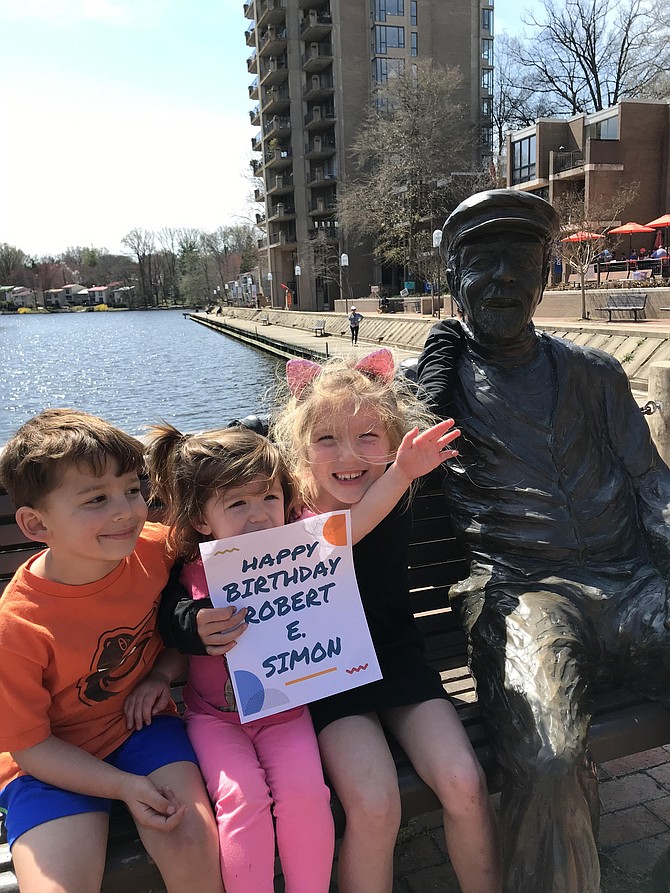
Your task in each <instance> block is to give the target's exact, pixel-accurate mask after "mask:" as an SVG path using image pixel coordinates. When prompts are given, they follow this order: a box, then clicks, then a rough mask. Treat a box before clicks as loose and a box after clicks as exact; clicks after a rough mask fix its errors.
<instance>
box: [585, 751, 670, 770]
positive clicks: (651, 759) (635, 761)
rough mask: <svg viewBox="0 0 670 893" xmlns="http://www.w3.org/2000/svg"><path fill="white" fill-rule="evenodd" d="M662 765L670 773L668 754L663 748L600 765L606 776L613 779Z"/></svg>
mask: <svg viewBox="0 0 670 893" xmlns="http://www.w3.org/2000/svg"><path fill="white" fill-rule="evenodd" d="M662 763H668V765H669V771H670V753H668V751H667V750H666V749H665V747H654V748H653V749H652V750H646V751H644V752H643V753H634V754H631V755H630V756H627V757H621V758H620V759H618V760H609V761H608V762H607V763H603V764H602V767H601V768H602V769H604V770H605V771H606V772H607V774H608V775H610V776H612V777H613V778H616V777H618V776H619V775H627V774H628V773H630V772H637V771H638V770H639V769H646V768H647V767H651V766H659V765H661V764H662Z"/></svg>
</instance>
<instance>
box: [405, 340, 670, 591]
mask: <svg viewBox="0 0 670 893" xmlns="http://www.w3.org/2000/svg"><path fill="white" fill-rule="evenodd" d="M452 326H453V324H452ZM440 328H441V327H440V326H439V325H438V326H435V327H434V328H433V330H432V332H431V335H430V337H429V339H428V342H427V344H426V349H425V351H424V354H423V355H422V360H421V365H420V369H421V376H420V381H421V384H422V386H423V387H424V388H425V390H426V391H427V392H428V394H429V395H431V391H432V395H431V396H432V397H433V403H434V404H435V405H438V404H439V403H440V400H441V401H442V403H443V404H444V402H445V401H444V394H443V395H442V396H441V397H440V395H438V394H437V393H436V389H439V388H444V386H445V380H444V375H443V369H444V367H443V366H441V365H440V352H441V350H444V351H447V352H448V353H449V355H450V360H453V328H452V330H451V331H449V330H446V329H445V330H444V331H445V335H444V340H443V343H441V333H440ZM533 337H534V338H535V339H536V345H537V347H536V349H535V348H534V349H533V350H532V356H531V357H530V358H528V359H527V360H526V361H525V362H523V363H520V364H509V363H507V364H503V365H501V364H498V363H495V362H493V361H491V360H489V359H487V358H485V357H484V356H482V355H481V354H479V353H478V352H477V351H476V350H475V349H473V347H474V345H473V344H472V342H471V341H470V340H469V339H468V338H466V339H465V340H464V344H465V347H464V349H463V350H462V352H461V354H460V358H459V359H458V362H457V365H456V370H455V374H454V375H452V376H451V380H450V383H449V386H450V388H451V387H453V391H452V392H451V393H450V394H449V398H450V409H451V412H452V413H453V415H454V417H455V419H456V422H457V424H458V425H459V427H460V428H461V429H462V436H461V438H460V439H459V441H458V448H459V452H460V456H459V458H458V459H457V460H455V461H453V462H451V463H450V467H449V471H450V473H449V474H448V475H447V478H446V481H445V492H446V494H447V498H448V501H449V504H450V507H451V510H452V513H453V520H454V526H455V529H456V531H457V533H458V534H459V536H460V537H461V538H462V540H463V542H464V544H465V546H466V549H467V550H468V552H469V554H470V557H471V559H472V562H471V571H472V574H473V576H477V574H478V573H479V572H481V571H484V572H485V574H486V576H488V575H489V574H490V571H491V569H494V570H495V576H496V577H497V578H498V579H499V578H500V577H508V578H514V577H516V578H517V579H518V578H519V577H527V576H534V575H536V573H537V572H538V569H540V571H541V573H542V575H543V576H546V575H551V574H554V575H556V576H558V577H565V576H567V577H570V578H573V577H576V578H579V579H580V580H582V582H584V580H585V579H588V580H593V581H594V582H596V580H597V579H598V578H599V577H603V576H604V577H605V578H608V579H609V580H610V581H611V580H613V579H616V580H617V581H618V585H616V586H615V587H614V588H615V589H619V587H620V585H622V584H624V585H625V581H626V580H627V581H628V582H629V583H630V582H631V581H632V579H633V578H635V577H637V578H638V582H640V576H641V577H649V576H650V575H651V576H652V577H654V578H655V582H654V586H658V585H659V584H660V583H661V581H660V580H659V574H660V575H661V576H662V577H663V578H664V580H667V579H668V568H669V566H670V543H669V542H668V530H669V529H670V526H669V525H670V508H669V506H670V471H669V470H668V468H667V466H666V465H665V464H664V463H663V462H662V461H661V459H660V457H659V455H658V453H657V450H656V448H655V447H654V445H653V443H652V440H651V437H650V434H649V429H648V426H647V423H646V420H645V418H644V417H643V415H642V413H641V412H640V410H639V408H638V406H637V404H636V402H635V400H634V399H633V397H632V394H631V391H630V387H629V384H628V380H627V378H626V375H625V373H624V371H623V369H622V368H621V366H620V364H619V363H618V362H617V361H616V360H615V359H614V358H613V357H611V356H610V355H608V354H606V353H604V352H602V351H599V350H594V349H591V348H585V347H581V346H578V345H574V344H572V343H571V342H568V341H565V340H563V339H560V338H556V337H553V336H550V335H546V334H537V333H535V334H534V336H533ZM421 367H422V368H421ZM441 375H442V378H441V377H440V376H441ZM585 575H586V576H585ZM600 582H601V583H602V584H604V596H605V597H606V596H607V591H608V583H606V581H605V580H604V579H603V580H601V581H600ZM649 582H651V581H649ZM473 584H474V580H473V579H472V578H471V580H470V586H472V585H473ZM598 588H600V586H598Z"/></svg>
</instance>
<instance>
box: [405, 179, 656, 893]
mask: <svg viewBox="0 0 670 893" xmlns="http://www.w3.org/2000/svg"><path fill="white" fill-rule="evenodd" d="M557 234H558V218H557V215H556V212H555V211H554V209H553V208H552V206H551V205H550V204H549V203H548V202H545V201H544V200H543V199H541V198H539V197H538V196H535V195H531V194H528V193H523V192H516V191H513V190H491V191H488V192H482V193H479V194H477V195H474V196H472V197H471V198H469V199H467V200H466V201H464V202H463V203H461V204H460V205H459V206H458V207H457V208H456V209H455V211H454V212H453V213H452V214H451V215H450V216H449V218H448V219H447V221H446V223H445V225H444V231H443V241H442V251H443V255H444V259H445V260H446V264H447V276H448V281H449V286H450V289H451V293H452V295H453V296H454V298H455V300H456V303H457V304H458V307H459V309H460V310H461V312H462V322H457V321H454V320H451V321H445V322H443V323H440V324H438V325H436V326H434V327H433V329H432V330H431V334H430V336H429V338H428V340H427V342H426V345H425V348H424V350H423V353H422V355H421V358H420V360H419V366H418V375H419V383H420V385H421V386H422V387H423V389H424V391H425V392H426V397H427V399H428V400H429V402H430V403H431V404H432V405H433V407H434V408H435V409H436V411H437V412H438V413H439V414H442V415H445V416H446V415H450V416H453V417H454V418H455V419H456V422H457V424H458V426H459V427H460V428H461V429H462V436H461V438H460V440H459V452H460V456H459V459H458V460H456V461H455V462H452V463H450V468H449V473H448V475H447V478H446V483H445V492H446V495H447V499H448V501H449V506H450V509H451V511H452V513H453V519H454V524H455V528H456V530H457V533H458V534H459V536H460V537H461V539H462V540H463V542H464V544H465V546H466V549H467V551H468V555H469V559H470V576H469V577H468V578H467V579H466V580H464V581H462V582H461V583H458V584H456V585H455V586H454V587H453V588H452V591H451V596H452V599H453V602H452V603H453V605H454V606H455V607H456V608H457V609H458V610H459V612H460V615H461V617H462V620H463V624H464V627H465V629H466V631H467V634H468V636H469V643H470V654H471V668H472V671H473V674H474V676H475V679H476V683H477V691H478V696H479V701H480V704H481V707H482V711H483V714H484V716H485V718H486V720H487V722H488V724H489V730H490V735H491V739H492V741H493V743H494V745H495V747H496V749H497V755H498V759H499V762H500V765H501V767H502V769H503V771H504V778H505V781H504V788H503V794H502V801H501V823H502V834H503V862H504V871H505V887H504V889H505V891H506V893H598V891H599V889H600V869H599V864H598V854H597V850H596V842H595V841H596V834H597V825H598V815H599V804H598V796H597V785H596V775H595V772H594V766H593V764H592V762H591V760H590V758H589V754H588V751H587V740H586V739H587V731H588V726H589V720H590V714H589V701H590V697H589V696H590V694H591V690H592V688H593V686H594V685H596V684H597V683H598V682H599V681H601V680H602V679H608V680H617V681H621V682H623V683H625V685H627V686H629V687H632V688H636V689H638V690H639V691H642V692H644V693H645V694H648V695H650V696H651V697H654V698H658V699H659V700H664V701H666V702H667V701H668V700H670V632H668V630H667V628H666V623H667V613H668V572H669V569H670V471H669V470H668V468H667V466H666V465H665V464H664V463H663V462H662V461H661V459H660V458H659V455H658V453H657V451H656V449H655V447H654V445H653V443H652V441H651V438H650V436H649V431H648V427H647V424H646V422H645V420H644V418H643V416H642V414H641V413H640V410H639V408H638V406H637V404H636V403H635V401H634V399H633V397H632V395H631V392H630V388H629V384H628V380H627V378H626V375H625V373H624V372H623V370H622V368H621V366H620V365H619V363H618V362H617V361H616V360H615V359H614V358H613V357H611V356H609V355H608V354H606V353H603V352H601V351H598V350H593V349H590V348H588V347H580V346H578V345H576V344H572V343H570V342H568V341H565V340H563V339H561V338H556V337H552V336H550V335H546V334H543V333H538V332H537V331H536V330H535V328H534V327H533V324H532V321H531V320H532V317H533V312H534V311H535V308H536V307H537V305H538V303H539V302H540V300H541V298H542V291H543V287H544V285H545V283H546V281H547V276H548V272H549V267H550V263H551V257H552V251H551V249H552V243H553V241H554V240H555V239H556V236H557Z"/></svg>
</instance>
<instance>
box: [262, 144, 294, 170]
mask: <svg viewBox="0 0 670 893" xmlns="http://www.w3.org/2000/svg"><path fill="white" fill-rule="evenodd" d="M291 164H293V153H292V152H291V149H290V148H288V147H286V148H282V147H281V146H280V147H279V148H277V149H275V148H272V149H268V151H267V152H266V153H265V166H266V167H267V168H268V170H271V171H277V170H282V169H283V168H287V167H290V166H291Z"/></svg>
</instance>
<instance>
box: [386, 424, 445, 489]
mask: <svg viewBox="0 0 670 893" xmlns="http://www.w3.org/2000/svg"><path fill="white" fill-rule="evenodd" d="M460 433H461V432H460V430H459V429H458V428H454V420H453V419H445V420H444V421H443V422H438V423H437V425H433V427H432V428H428V430H427V431H423V432H422V433H421V434H420V433H419V429H418V428H413V429H412V430H411V431H408V432H407V434H405V436H404V437H403V440H402V443H401V444H400V447H399V448H398V452H397V454H396V458H395V462H394V465H396V466H397V468H398V470H399V471H400V472H402V474H403V475H405V476H406V477H407V478H408V479H409V480H410V481H413V480H414V479H415V478H419V477H421V476H422V475H424V474H428V473H429V472H430V471H432V470H433V469H434V468H437V467H438V465H441V464H442V462H444V460H445V459H452V458H453V457H454V456H458V450H452V449H449V448H448V447H449V444H450V443H451V442H452V441H453V440H456V438H457V437H459V436H460Z"/></svg>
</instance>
